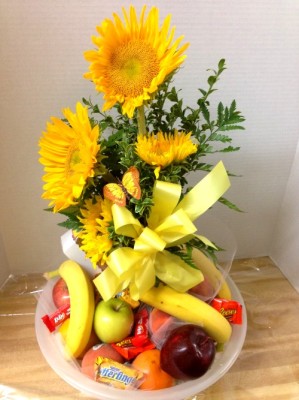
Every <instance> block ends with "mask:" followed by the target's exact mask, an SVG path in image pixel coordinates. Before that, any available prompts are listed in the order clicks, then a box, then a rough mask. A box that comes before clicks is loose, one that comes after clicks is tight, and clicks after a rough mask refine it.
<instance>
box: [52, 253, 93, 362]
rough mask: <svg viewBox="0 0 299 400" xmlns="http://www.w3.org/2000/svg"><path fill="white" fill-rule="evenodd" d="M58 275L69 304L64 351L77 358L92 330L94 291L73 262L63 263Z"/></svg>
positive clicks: (84, 274) (77, 265)
mask: <svg viewBox="0 0 299 400" xmlns="http://www.w3.org/2000/svg"><path fill="white" fill-rule="evenodd" d="M58 273H59V275H60V276H61V278H63V279H64V280H65V282H66V284H67V287H68V291H69V295H70V304H71V313H70V321H69V326H68V329H67V333H66V337H65V349H66V353H67V355H68V356H73V357H78V356H79V355H80V354H81V353H82V351H83V350H84V349H85V347H86V345H87V343H88V340H89V337H90V333H91V329H92V324H93V315H94V309H95V302H94V289H93V286H92V283H91V281H90V279H89V277H88V275H86V273H85V271H84V270H83V268H82V267H81V266H80V265H79V264H77V263H76V262H74V261H71V260H67V261H64V262H63V263H62V264H61V265H60V267H59V268H58Z"/></svg>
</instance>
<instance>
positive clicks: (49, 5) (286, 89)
mask: <svg viewBox="0 0 299 400" xmlns="http://www.w3.org/2000/svg"><path fill="white" fill-rule="evenodd" d="M131 3H132V4H135V5H138V7H139V8H140V5H141V4H142V2H141V1H137V0H131V1H127V0H125V1H123V2H120V1H119V0H109V1H103V0H89V1H83V0H81V1H79V0H72V1H60V0H51V1H47V2H46V1H38V0H26V1H21V0H1V1H0V40H1V47H0V77H1V83H0V85H1V86H0V89H1V100H0V101H1V108H0V113H1V115H0V117H1V125H0V137H1V150H0V151H1V157H0V181H1V196H0V226H1V231H2V234H3V240H4V246H5V249H6V254H7V259H8V262H9V265H10V268H11V270H12V271H13V272H17V271H37V270H40V271H44V270H47V269H49V268H50V267H51V266H52V267H53V266H56V264H57V263H58V262H60V260H62V259H63V258H64V256H63V255H62V252H61V249H60V235H61V234H62V233H63V232H64V230H63V229H62V228H59V227H57V226H56V223H57V222H58V221H59V220H60V218H59V216H54V215H51V214H49V213H47V212H44V211H43V208H46V207H47V203H46V202H45V201H43V200H41V199H40V195H41V193H42V182H41V176H42V173H43V171H42V168H41V166H40V165H39V163H38V154H37V152H38V145H37V144H38V140H39V137H40V134H41V132H42V130H43V129H44V128H45V124H46V121H47V120H48V119H49V117H50V116H51V115H57V116H59V115H60V111H61V109H62V108H64V107H71V108H72V109H73V108H74V106H75V104H76V102H77V100H80V99H81V98H82V97H83V96H89V95H94V93H95V92H94V87H93V85H92V84H91V83H89V82H88V81H86V80H84V79H83V78H82V75H83V73H84V72H85V71H86V70H87V63H86V62H85V60H84V59H83V56H82V53H83V51H85V50H87V49H90V48H92V47H93V45H92V43H91V41H90V37H91V35H92V34H95V26H96V25H97V24H99V23H100V22H101V21H102V20H103V19H104V18H106V17H110V16H111V14H112V12H113V11H116V12H119V11H120V7H121V5H125V6H128V5H129V4H131ZM147 3H148V4H149V5H153V4H156V5H158V6H159V7H160V10H161V17H165V16H166V15H167V14H168V13H169V12H171V13H172V15H173V17H172V21H173V24H174V25H176V27H177V35H181V34H184V35H185V38H186V40H187V41H189V42H190V43H191V46H190V48H189V49H188V58H187V60H186V62H185V64H184V68H183V69H182V70H181V71H180V72H179V74H178V75H177V77H176V85H177V86H178V87H182V88H184V89H183V93H184V97H185V100H186V103H189V104H191V105H192V104H193V103H194V101H195V96H196V94H197V88H198V87H202V86H204V84H205V79H206V77H207V72H206V69H207V68H211V67H215V66H216V65H217V62H218V60H219V59H220V58H223V57H224V58H226V60H227V65H228V70H227V71H226V72H225V73H224V75H223V78H222V80H221V82H220V84H219V92H217V93H216V94H215V97H214V98H215V104H216V103H217V101H218V100H219V99H221V100H223V101H224V102H230V101H231V100H232V99H233V98H235V99H236V100H237V103H238V106H239V108H240V109H241V110H242V111H243V113H244V115H245V116H246V118H247V122H246V128H247V130H246V132H245V133H244V132H236V133H235V134H234V138H235V142H234V144H235V145H240V146H241V150H240V151H239V152H237V153H234V154H231V155H229V156H226V157H223V160H224V162H225V164H226V166H227V167H228V168H229V169H230V170H231V171H232V172H235V173H237V174H241V175H242V177H241V178H234V179H233V180H232V188H231V189H230V191H229V192H228V193H227V197H228V198H230V199H231V200H232V201H234V202H236V203H237V204H238V205H239V206H240V207H241V208H242V209H243V210H244V211H245V213H242V214H239V213H234V212H231V211H228V210H227V209H226V208H225V207H223V206H216V207H215V214H216V215H217V217H220V218H221V219H222V220H223V221H224V222H225V223H227V224H228V225H229V226H230V228H231V229H232V230H233V232H234V233H235V236H236V238H237V241H238V253H237V256H238V257H247V256H249V257H254V256H261V255H267V254H269V249H270V247H271V243H272V240H273V238H272V236H273V231H274V228H275V224H276V218H277V215H278V212H279V209H280V206H281V203H282V200H283V196H284V193H285V189H286V184H287V180H288V176H289V173H290V170H291V166H292V162H293V158H294V154H295V150H296V146H297V142H298V138H299V132H298V127H299V112H298V110H299V93H298V83H299V74H298V70H299V52H298V48H299V28H298V27H299V2H298V1H297V0H284V1H283V2H282V1H281V0H264V1H260V0H250V1H249V0H247V1H240V0H225V1H224V0H213V1H203V0H198V1H192V0H177V1H175V2H170V1H168V0H160V1H156V2H154V1H151V0H150V1H148V2H147ZM98 99H99V101H100V97H98ZM191 179H192V180H197V178H195V177H194V176H193V177H192V178H191ZM296 195H297V196H298V192H297V193H296Z"/></svg>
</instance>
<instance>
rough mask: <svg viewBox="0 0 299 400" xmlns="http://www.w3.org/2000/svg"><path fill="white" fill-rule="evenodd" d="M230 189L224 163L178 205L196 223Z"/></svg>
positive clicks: (178, 208) (213, 170) (220, 163)
mask: <svg viewBox="0 0 299 400" xmlns="http://www.w3.org/2000/svg"><path fill="white" fill-rule="evenodd" d="M229 187H230V181H229V178H228V175H227V172H226V169H225V167H224V165H223V162H222V161H219V163H218V164H217V165H216V166H215V167H214V168H213V169H212V171H211V172H210V173H209V174H208V175H206V176H205V177H204V178H203V179H202V180H201V181H200V182H198V184H197V185H195V186H194V188H193V189H191V190H190V192H188V193H187V194H186V195H185V197H184V198H183V200H182V201H180V203H179V204H178V205H177V207H176V209H175V211H177V210H180V209H183V210H184V211H185V212H186V214H187V215H188V216H189V218H190V219H191V221H194V220H195V219H196V218H198V217H199V216H200V215H202V214H203V213H204V212H206V211H207V210H208V209H209V208H210V207H211V206H212V205H213V204H214V203H216V201H217V200H218V199H219V198H220V197H221V196H222V195H223V194H224V193H225V192H226V191H227V189H228V188H229Z"/></svg>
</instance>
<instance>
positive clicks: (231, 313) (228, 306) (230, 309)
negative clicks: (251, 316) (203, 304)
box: [211, 298, 242, 324]
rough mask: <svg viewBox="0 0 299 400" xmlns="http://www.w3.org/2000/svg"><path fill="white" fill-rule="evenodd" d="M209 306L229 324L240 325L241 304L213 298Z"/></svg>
mask: <svg viewBox="0 0 299 400" xmlns="http://www.w3.org/2000/svg"><path fill="white" fill-rule="evenodd" d="M211 306H212V307H214V308H215V309H216V310H218V311H219V312H220V313H221V314H222V315H223V316H224V317H225V318H226V319H227V320H228V321H229V322H230V323H232V324H242V304H241V303H239V302H238V301H235V300H225V299H219V298H215V299H213V300H212V302H211Z"/></svg>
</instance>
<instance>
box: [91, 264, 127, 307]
mask: <svg viewBox="0 0 299 400" xmlns="http://www.w3.org/2000/svg"><path fill="white" fill-rule="evenodd" d="M93 283H94V284H95V287H96V288H97V289H98V291H99V293H100V294H101V296H102V298H103V300H105V301H107V300H109V299H111V298H112V297H114V296H115V295H116V294H117V293H118V292H120V291H121V290H123V289H125V288H126V287H127V286H128V283H129V282H128V281H121V280H120V279H119V278H118V277H117V276H116V275H115V274H114V273H113V272H112V271H111V269H110V268H106V269H105V270H104V271H103V272H101V274H100V275H98V276H97V277H96V278H95V279H94V280H93Z"/></svg>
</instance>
